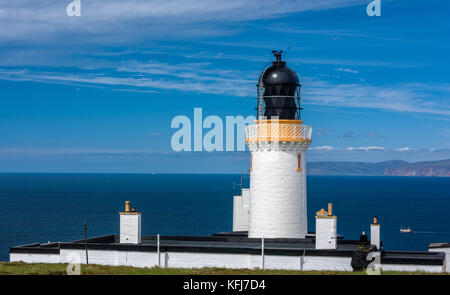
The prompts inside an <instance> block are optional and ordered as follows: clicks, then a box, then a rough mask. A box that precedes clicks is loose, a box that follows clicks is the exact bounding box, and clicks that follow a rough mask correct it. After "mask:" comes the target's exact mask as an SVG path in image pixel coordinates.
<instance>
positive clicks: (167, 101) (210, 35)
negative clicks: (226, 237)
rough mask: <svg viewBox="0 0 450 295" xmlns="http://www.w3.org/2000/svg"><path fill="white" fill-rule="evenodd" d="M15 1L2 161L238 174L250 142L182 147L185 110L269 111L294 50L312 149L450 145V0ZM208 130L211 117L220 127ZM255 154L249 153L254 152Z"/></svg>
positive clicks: (327, 156)
mask: <svg viewBox="0 0 450 295" xmlns="http://www.w3.org/2000/svg"><path fill="white" fill-rule="evenodd" d="M369 2H370V1H364V0H358V1H356V0H325V1H320V0H317V1H287V0H283V1H281V0H279V1H270V2H268V1H254V0H246V1H244V0H239V1H238V0H228V1H215V0H208V1H206V0H196V1H192V0H183V1H181V0H165V1H137V0H127V1H119V0H108V1H100V0H81V4H82V16H81V17H68V16H67V15H66V11H65V7H66V5H67V4H68V3H69V2H68V1H66V0H40V1H24V0H15V1H2V2H0V57H1V58H0V91H1V92H0V93H1V94H0V171H2V172H138V173H145V172H183V173H185V172H196V173H200V172H205V173H220V172H224V173H233V172H239V171H240V169H241V166H242V167H243V169H244V170H245V169H247V168H246V167H247V166H248V158H249V156H248V152H222V153H220V152H213V153H207V152H196V153H194V152H191V153H187V152H186V153H175V152H173V151H172V150H171V147H170V139H171V135H172V134H173V133H174V132H175V131H176V130H174V129H171V128H170V123H171V120H172V118H173V117H175V116H177V115H185V116H188V117H191V118H192V117H193V109H194V108H195V107H201V108H203V114H204V116H207V115H217V116H220V117H222V118H225V116H236V115H243V116H248V115H255V111H254V107H255V105H256V98H255V97H256V87H255V84H256V80H257V78H258V75H259V73H260V72H261V70H262V69H263V68H264V67H265V66H266V65H267V64H268V63H269V62H270V61H271V60H272V59H273V57H272V56H271V51H272V50H273V49H282V50H286V49H287V48H289V50H288V52H287V54H286V56H285V58H286V60H287V62H288V64H289V65H290V66H291V67H292V68H293V69H295V70H296V71H297V72H298V73H299V77H300V80H301V83H302V84H303V87H302V91H303V94H302V96H303V107H304V111H303V113H302V116H303V119H304V121H305V124H308V125H312V126H313V144H312V145H311V150H310V151H309V152H308V160H310V161H319V160H345V161H353V160H357V161H370V162H374V161H383V160H389V159H403V160H407V161H411V162H415V161H422V160H438V159H445V158H450V81H449V68H450V67H449V66H450V57H449V54H448V52H450V42H449V39H448V36H449V33H450V21H449V18H448V16H449V15H450V9H449V5H448V4H447V3H445V1H425V0H409V1H404V0H392V1H388V0H382V1H381V5H382V14H381V16H380V17H369V16H367V14H366V6H367V4H368V3H369ZM205 132H206V131H205ZM241 163H242V164H241Z"/></svg>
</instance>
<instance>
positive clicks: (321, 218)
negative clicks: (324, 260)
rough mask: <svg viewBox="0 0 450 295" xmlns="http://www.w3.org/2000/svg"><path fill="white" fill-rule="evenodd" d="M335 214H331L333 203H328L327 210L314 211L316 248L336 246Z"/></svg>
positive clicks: (332, 247) (334, 247)
mask: <svg viewBox="0 0 450 295" xmlns="http://www.w3.org/2000/svg"><path fill="white" fill-rule="evenodd" d="M336 228H337V216H334V215H333V204H331V203H330V204H328V212H327V211H325V209H321V210H320V211H317V212H316V249H336V248H337V229H336Z"/></svg>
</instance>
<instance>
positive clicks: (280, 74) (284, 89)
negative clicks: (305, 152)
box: [261, 51, 300, 120]
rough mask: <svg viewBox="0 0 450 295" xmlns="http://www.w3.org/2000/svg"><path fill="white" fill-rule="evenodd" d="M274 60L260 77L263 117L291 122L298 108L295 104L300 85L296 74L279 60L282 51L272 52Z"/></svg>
mask: <svg viewBox="0 0 450 295" xmlns="http://www.w3.org/2000/svg"><path fill="white" fill-rule="evenodd" d="M272 53H273V55H275V57H276V60H275V61H274V62H272V65H271V66H270V67H268V68H267V69H266V70H265V71H264V73H263V74H262V77H261V82H262V84H263V85H262V86H263V87H264V94H263V99H264V103H265V110H264V116H265V117H267V119H271V118H272V117H275V118H279V119H287V120H293V119H295V117H296V114H297V111H298V110H299V107H298V106H297V105H296V103H295V99H296V95H297V93H298V92H297V90H298V91H299V89H300V88H299V87H300V83H299V81H298V76H297V73H295V72H294V71H293V70H292V69H290V68H289V67H288V66H286V62H284V61H282V60H281V53H282V51H272Z"/></svg>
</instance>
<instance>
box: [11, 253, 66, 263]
mask: <svg viewBox="0 0 450 295" xmlns="http://www.w3.org/2000/svg"><path fill="white" fill-rule="evenodd" d="M9 261H11V262H18V261H22V262H26V263H40V262H44V263H60V260H59V254H38V253H30V254H28V253H10V254H9Z"/></svg>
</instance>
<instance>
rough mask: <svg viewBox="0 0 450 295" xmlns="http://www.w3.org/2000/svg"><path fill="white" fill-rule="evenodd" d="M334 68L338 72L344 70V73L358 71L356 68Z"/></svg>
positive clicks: (355, 72)
mask: <svg viewBox="0 0 450 295" xmlns="http://www.w3.org/2000/svg"><path fill="white" fill-rule="evenodd" d="M335 70H336V71H339V72H346V73H352V74H358V73H359V71H357V70H352V69H347V68H336V69H335Z"/></svg>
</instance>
